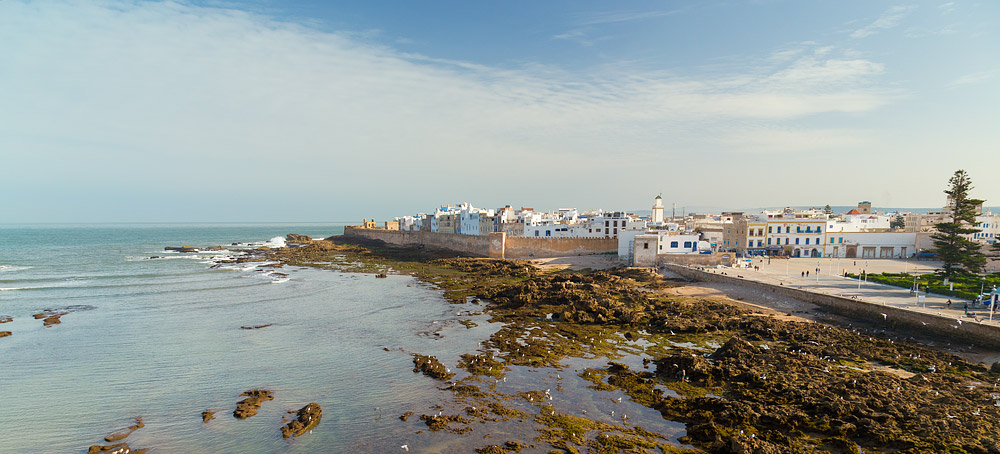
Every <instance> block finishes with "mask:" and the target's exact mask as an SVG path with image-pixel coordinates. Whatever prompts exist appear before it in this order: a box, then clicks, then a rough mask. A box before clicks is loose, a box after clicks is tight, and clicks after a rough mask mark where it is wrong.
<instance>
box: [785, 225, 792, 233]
mask: <svg viewBox="0 0 1000 454" xmlns="http://www.w3.org/2000/svg"><path fill="white" fill-rule="evenodd" d="M785 233H792V226H790V225H786V226H785Z"/></svg>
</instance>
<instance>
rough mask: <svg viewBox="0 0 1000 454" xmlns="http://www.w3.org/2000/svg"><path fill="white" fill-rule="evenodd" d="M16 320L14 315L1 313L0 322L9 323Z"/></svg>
mask: <svg viewBox="0 0 1000 454" xmlns="http://www.w3.org/2000/svg"><path fill="white" fill-rule="evenodd" d="M12 321H14V317H11V316H9V315H0V323H7V322H12Z"/></svg>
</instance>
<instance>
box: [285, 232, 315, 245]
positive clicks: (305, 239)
mask: <svg viewBox="0 0 1000 454" xmlns="http://www.w3.org/2000/svg"><path fill="white" fill-rule="evenodd" d="M312 241H313V239H312V237H309V236H306V235H298V234H295V233H289V234H288V235H285V243H298V244H309V243H312Z"/></svg>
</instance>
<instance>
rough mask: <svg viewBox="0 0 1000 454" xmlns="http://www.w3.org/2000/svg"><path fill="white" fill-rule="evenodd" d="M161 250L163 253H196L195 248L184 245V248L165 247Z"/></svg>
mask: <svg viewBox="0 0 1000 454" xmlns="http://www.w3.org/2000/svg"><path fill="white" fill-rule="evenodd" d="M163 250H164V251H175V252H198V249H197V248H193V247H191V246H188V245H186V244H185V245H184V246H180V247H177V246H167V247H165V248H163Z"/></svg>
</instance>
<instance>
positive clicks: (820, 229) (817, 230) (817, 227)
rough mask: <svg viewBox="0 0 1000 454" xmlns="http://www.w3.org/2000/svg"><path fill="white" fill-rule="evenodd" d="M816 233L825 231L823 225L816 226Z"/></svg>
mask: <svg viewBox="0 0 1000 454" xmlns="http://www.w3.org/2000/svg"><path fill="white" fill-rule="evenodd" d="M816 233H823V227H820V226H818V225H817V226H816Z"/></svg>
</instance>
